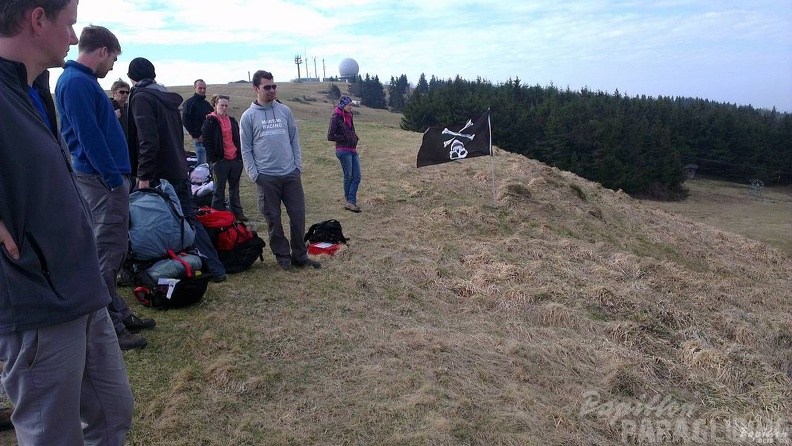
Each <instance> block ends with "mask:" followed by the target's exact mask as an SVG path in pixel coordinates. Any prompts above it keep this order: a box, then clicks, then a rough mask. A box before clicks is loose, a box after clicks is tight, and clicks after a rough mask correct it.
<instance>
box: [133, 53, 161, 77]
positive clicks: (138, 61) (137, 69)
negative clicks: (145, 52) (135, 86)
mask: <svg viewBox="0 0 792 446" xmlns="http://www.w3.org/2000/svg"><path fill="white" fill-rule="evenodd" d="M127 76H128V77H129V79H131V80H133V81H135V82H139V81H142V80H143V79H154V78H155V77H156V76H157V74H156V73H155V72H154V64H152V63H151V61H149V60H148V59H146V58H145V57H136V58H134V59H132V62H129V72H128V73H127Z"/></svg>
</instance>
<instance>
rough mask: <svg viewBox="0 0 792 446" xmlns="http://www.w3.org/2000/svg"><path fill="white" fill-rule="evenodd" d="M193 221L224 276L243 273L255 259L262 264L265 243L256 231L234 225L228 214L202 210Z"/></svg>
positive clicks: (209, 209)
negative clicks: (206, 237)
mask: <svg viewBox="0 0 792 446" xmlns="http://www.w3.org/2000/svg"><path fill="white" fill-rule="evenodd" d="M195 217H196V218H197V219H198V221H199V222H201V224H202V225H203V226H204V228H206V232H207V233H208V234H209V238H210V239H211V240H212V244H213V245H214V247H215V249H216V250H217V255H218V257H219V258H220V261H221V262H222V263H223V266H225V270H226V272H227V273H231V274H233V273H239V272H242V271H245V270H246V269H248V268H250V266H251V265H253V263H254V262H255V261H256V259H261V261H262V262H263V261H264V255H263V252H264V247H265V246H266V243H265V242H264V240H262V239H261V238H260V237H259V236H258V234H256V231H252V230H250V229H249V228H248V227H247V225H245V223H243V222H241V221H237V220H236V217H235V216H234V214H233V213H232V212H229V211H218V210H217V209H213V208H210V207H202V208H200V209H198V211H196V213H195Z"/></svg>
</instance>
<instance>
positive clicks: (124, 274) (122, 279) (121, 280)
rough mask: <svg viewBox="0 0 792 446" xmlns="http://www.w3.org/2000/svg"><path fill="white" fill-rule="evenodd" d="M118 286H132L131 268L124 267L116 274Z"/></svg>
mask: <svg viewBox="0 0 792 446" xmlns="http://www.w3.org/2000/svg"><path fill="white" fill-rule="evenodd" d="M116 285H117V286H123V287H127V286H132V273H131V272H129V270H127V269H125V268H122V269H121V270H120V271H119V272H118V274H117V275H116Z"/></svg>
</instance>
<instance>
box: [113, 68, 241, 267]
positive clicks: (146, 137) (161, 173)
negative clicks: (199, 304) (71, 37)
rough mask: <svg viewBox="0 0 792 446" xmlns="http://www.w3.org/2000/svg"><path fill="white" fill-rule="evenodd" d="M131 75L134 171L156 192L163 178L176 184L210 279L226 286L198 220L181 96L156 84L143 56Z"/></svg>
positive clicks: (207, 237)
mask: <svg viewBox="0 0 792 446" xmlns="http://www.w3.org/2000/svg"><path fill="white" fill-rule="evenodd" d="M127 76H128V77H129V79H130V80H131V81H132V85H133V87H132V93H131V94H130V96H129V135H128V138H129V139H128V142H129V149H130V150H135V149H137V150H138V165H137V167H135V166H133V169H135V168H136V169H137V177H138V188H140V189H144V188H147V187H152V186H154V185H156V183H157V182H158V180H160V179H164V180H167V181H168V182H169V183H170V184H172V185H173V188H174V189H175V190H176V194H177V195H178V197H179V201H180V202H181V208H182V212H183V213H184V217H185V218H187V220H188V221H189V222H190V224H191V225H192V226H193V227H194V228H195V247H196V248H198V250H199V251H200V252H201V254H204V255H206V257H207V265H208V267H209V273H210V274H212V277H213V279H212V280H214V281H215V282H222V281H224V280H226V273H225V267H224V266H223V263H222V262H221V261H220V258H219V257H218V256H217V251H215V248H214V246H213V245H212V240H211V239H210V238H209V235H208V234H207V233H206V230H205V229H204V227H203V225H201V223H200V222H198V220H197V219H196V218H195V205H194V204H193V201H192V190H191V188H190V175H189V172H188V167H187V157H186V155H185V152H184V132H183V130H182V120H181V114H180V113H179V106H180V105H181V103H182V97H181V95H179V94H177V93H171V92H168V90H166V89H165V87H163V86H162V85H159V84H157V83H156V82H154V78H155V77H156V72H155V70H154V64H152V63H151V62H150V61H149V60H148V59H145V58H143V57H137V58H135V59H132V62H130V63H129V72H128V73H127Z"/></svg>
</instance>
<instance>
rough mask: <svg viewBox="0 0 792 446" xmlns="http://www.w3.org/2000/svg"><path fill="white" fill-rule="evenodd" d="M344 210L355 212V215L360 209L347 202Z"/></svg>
mask: <svg viewBox="0 0 792 446" xmlns="http://www.w3.org/2000/svg"><path fill="white" fill-rule="evenodd" d="M344 209H346V210H348V211H352V212H355V213H358V212H360V208H359V207H358V206H357V205H356V204H354V203H350V202H348V201H347V202H346V204H345V205H344Z"/></svg>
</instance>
